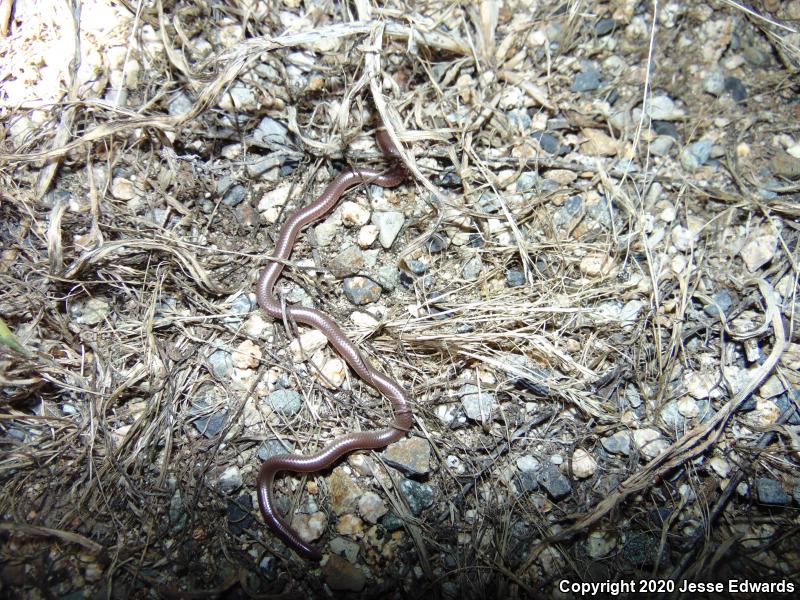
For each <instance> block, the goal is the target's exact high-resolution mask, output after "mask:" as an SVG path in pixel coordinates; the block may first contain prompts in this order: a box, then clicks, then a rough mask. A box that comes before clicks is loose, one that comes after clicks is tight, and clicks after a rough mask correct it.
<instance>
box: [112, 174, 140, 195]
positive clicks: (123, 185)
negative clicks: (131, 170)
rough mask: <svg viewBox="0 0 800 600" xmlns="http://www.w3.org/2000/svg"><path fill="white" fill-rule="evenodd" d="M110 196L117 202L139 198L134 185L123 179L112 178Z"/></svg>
mask: <svg viewBox="0 0 800 600" xmlns="http://www.w3.org/2000/svg"><path fill="white" fill-rule="evenodd" d="M111 195H112V196H114V198H117V199H118V200H133V199H134V198H136V197H137V196H139V194H138V193H137V189H136V186H135V185H134V183H133V182H132V181H131V180H130V179H126V178H124V177H114V179H112V180H111Z"/></svg>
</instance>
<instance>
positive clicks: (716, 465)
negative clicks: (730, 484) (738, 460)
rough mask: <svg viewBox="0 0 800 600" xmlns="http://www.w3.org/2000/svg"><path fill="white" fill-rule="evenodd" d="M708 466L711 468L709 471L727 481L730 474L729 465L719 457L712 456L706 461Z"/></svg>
mask: <svg viewBox="0 0 800 600" xmlns="http://www.w3.org/2000/svg"><path fill="white" fill-rule="evenodd" d="M708 466H709V467H711V469H712V470H713V471H714V472H715V473H716V474H717V475H719V476H720V477H722V478H723V479H727V477H728V475H730V474H731V470H732V467H731V463H729V462H728V461H727V460H725V459H724V458H722V457H721V456H717V455H715V456H712V457H711V459H710V460H709V461H708Z"/></svg>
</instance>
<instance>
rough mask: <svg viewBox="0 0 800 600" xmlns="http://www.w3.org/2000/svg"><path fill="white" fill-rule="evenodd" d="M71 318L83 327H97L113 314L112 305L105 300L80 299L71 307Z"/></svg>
mask: <svg viewBox="0 0 800 600" xmlns="http://www.w3.org/2000/svg"><path fill="white" fill-rule="evenodd" d="M69 312H70V316H71V317H72V319H73V320H74V321H75V322H76V323H80V324H81V325H96V324H97V323H100V322H102V321H104V320H105V318H106V317H107V316H108V313H109V312H111V304H110V303H109V301H108V300H106V299H104V298H88V299H80V300H77V301H76V302H74V303H73V304H71V305H70V307H69Z"/></svg>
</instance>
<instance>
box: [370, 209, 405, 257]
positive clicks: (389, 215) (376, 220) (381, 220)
mask: <svg viewBox="0 0 800 600" xmlns="http://www.w3.org/2000/svg"><path fill="white" fill-rule="evenodd" d="M403 223H405V217H404V216H403V213H401V212H394V211H388V212H377V211H376V212H374V213H372V224H373V225H376V226H377V227H378V229H379V230H380V233H379V234H378V241H379V242H380V244H381V246H383V247H384V248H386V249H389V248H391V247H392V244H393V243H394V240H395V238H397V234H398V233H400V229H402V227H403Z"/></svg>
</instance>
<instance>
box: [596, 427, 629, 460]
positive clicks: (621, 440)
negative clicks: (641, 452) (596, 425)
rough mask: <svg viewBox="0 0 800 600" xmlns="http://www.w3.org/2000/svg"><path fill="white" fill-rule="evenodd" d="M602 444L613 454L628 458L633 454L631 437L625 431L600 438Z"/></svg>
mask: <svg viewBox="0 0 800 600" xmlns="http://www.w3.org/2000/svg"><path fill="white" fill-rule="evenodd" d="M600 443H601V444H602V445H603V448H605V449H606V451H607V452H610V453H611V454H621V455H623V456H628V455H629V454H630V453H631V436H630V435H628V433H627V432H625V431H618V432H616V433H615V434H613V435H610V436H607V437H604V438H600Z"/></svg>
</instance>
